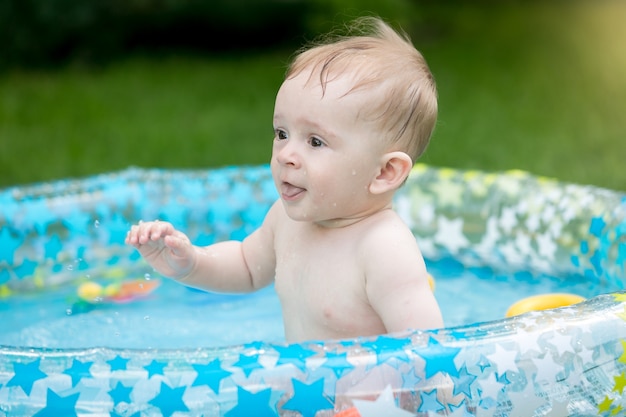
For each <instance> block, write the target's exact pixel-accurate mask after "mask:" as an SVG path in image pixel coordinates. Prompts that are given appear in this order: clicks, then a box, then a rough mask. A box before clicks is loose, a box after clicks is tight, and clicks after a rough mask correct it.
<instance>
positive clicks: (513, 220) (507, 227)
mask: <svg viewBox="0 0 626 417" xmlns="http://www.w3.org/2000/svg"><path fill="white" fill-rule="evenodd" d="M518 223H519V222H518V220H517V214H516V213H515V210H514V209H512V208H509V207H506V208H504V209H503V210H502V216H501V217H500V227H502V230H504V231H505V232H506V233H511V230H513V227H515V226H516V225H517V224H518Z"/></svg>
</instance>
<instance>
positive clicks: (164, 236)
mask: <svg viewBox="0 0 626 417" xmlns="http://www.w3.org/2000/svg"><path fill="white" fill-rule="evenodd" d="M126 244H129V245H132V246H134V247H136V248H137V249H138V250H139V253H141V256H143V258H144V259H145V260H146V261H147V262H148V263H149V264H150V265H151V266H152V268H154V270H155V271H157V272H158V273H160V274H161V275H165V276H167V277H170V278H174V279H180V278H183V277H185V276H186V275H188V274H189V273H190V272H191V271H192V270H193V268H194V266H195V264H196V250H195V248H194V246H193V245H192V243H191V241H190V240H189V238H188V237H187V235H185V234H184V233H182V232H180V231H178V230H176V229H175V228H174V226H173V225H172V224H171V223H169V222H162V221H158V220H157V221H153V222H139V223H138V224H136V225H134V226H132V227H131V229H130V231H129V232H128V234H127V235H126Z"/></svg>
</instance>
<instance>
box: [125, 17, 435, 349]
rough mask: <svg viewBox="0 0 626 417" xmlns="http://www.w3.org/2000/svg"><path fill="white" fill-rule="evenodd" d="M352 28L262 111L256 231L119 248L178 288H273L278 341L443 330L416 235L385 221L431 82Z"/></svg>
mask: <svg viewBox="0 0 626 417" xmlns="http://www.w3.org/2000/svg"><path fill="white" fill-rule="evenodd" d="M355 28H356V29H358V30H360V32H359V34H354V33H353V34H352V35H350V36H346V37H341V38H337V39H334V40H333V41H327V42H326V43H322V44H319V45H317V46H314V47H312V48H310V49H308V50H305V51H303V52H301V53H300V54H298V55H297V56H296V58H295V60H294V61H293V63H292V64H291V65H290V67H289V68H288V71H287V74H286V77H285V81H284V82H283V84H282V85H281V87H280V89H279V91H278V94H277V96H276V103H275V108H274V143H273V149H272V158H271V170H272V176H273V179H274V182H275V185H276V188H277V190H278V192H279V195H280V199H279V200H278V201H276V202H275V203H274V204H273V206H272V207H271V208H270V210H269V212H268V213H267V215H266V217H265V219H264V221H263V224H262V225H261V226H260V227H259V228H258V229H257V230H256V231H254V232H253V233H252V234H250V235H249V236H248V237H246V238H245V239H244V240H243V241H241V242H239V241H227V242H219V243H216V244H213V245H210V246H207V247H198V246H194V245H192V244H191V242H190V240H189V238H188V237H187V236H186V235H185V234H184V233H182V232H181V231H178V230H176V229H174V227H173V226H172V225H171V224H170V223H167V222H159V221H155V222H140V223H139V224H137V225H135V226H132V228H131V230H130V231H129V233H128V236H127V238H126V242H127V243H128V244H130V245H133V246H135V247H136V248H137V249H138V250H139V252H140V253H141V255H142V256H143V257H144V258H145V259H146V261H147V262H148V263H149V264H150V265H151V266H152V267H153V268H154V269H155V270H156V271H157V272H159V273H160V274H162V275H165V276H168V277H171V278H173V279H175V280H177V281H179V282H181V283H183V284H185V285H188V286H192V287H196V288H203V289H208V290H211V291H222V292H248V291H255V290H258V289H260V288H262V287H265V286H267V285H270V284H272V283H274V284H275V289H276V292H277V294H278V296H279V299H280V302H281V306H282V311H283V317H284V326H285V336H286V339H287V341H290V342H297V341H303V340H311V339H318V340H319V339H338V338H351V337H357V336H369V335H377V334H383V333H391V332H397V331H402V330H406V329H430V328H438V327H442V326H443V321H442V317H441V312H440V310H439V307H438V305H437V302H436V300H435V298H434V296H433V293H432V291H431V290H430V288H429V284H428V278H427V273H426V267H425V265H424V260H423V258H422V255H421V253H420V250H419V248H418V246H417V244H416V241H415V238H414V236H413V235H412V234H411V231H410V230H409V229H408V228H407V226H406V225H405V224H404V223H403V222H402V220H401V219H400V218H399V217H398V215H397V214H396V213H395V212H394V211H393V210H392V198H393V195H394V193H395V191H396V190H397V189H398V188H399V187H400V186H402V184H403V183H404V181H405V180H406V178H407V176H408V175H409V172H410V171H411V168H412V166H413V161H415V160H416V159H417V158H418V157H419V156H420V155H421V154H422V152H423V151H424V149H425V148H426V146H427V144H428V141H429V140H430V136H431V133H432V130H433V128H434V125H435V120H436V118H437V97H436V96H437V93H436V89H435V84H434V81H433V77H432V75H431V73H430V71H429V69H428V66H427V64H426V62H425V61H424V59H423V57H422V55H421V54H420V53H419V52H418V51H417V50H416V49H415V48H414V47H413V46H412V44H411V43H410V41H409V40H408V38H407V37H405V36H401V35H399V34H398V33H396V32H395V31H394V30H393V29H391V28H390V27H389V26H388V25H387V24H385V23H384V22H382V21H381V20H379V19H377V18H363V19H359V20H358V21H357V22H356V24H355Z"/></svg>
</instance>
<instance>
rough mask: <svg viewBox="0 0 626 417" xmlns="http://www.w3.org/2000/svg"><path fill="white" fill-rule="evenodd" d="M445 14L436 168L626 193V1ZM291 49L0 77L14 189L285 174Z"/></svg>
mask: <svg viewBox="0 0 626 417" xmlns="http://www.w3.org/2000/svg"><path fill="white" fill-rule="evenodd" d="M569 4H570V3H567V2H565V3H560V2H559V3H552V5H545V4H543V3H541V2H539V3H536V4H533V5H530V6H501V7H489V8H486V7H482V8H481V7H474V6H467V5H466V6H464V7H461V6H459V7H455V8H451V7H448V8H446V7H444V6H430V8H429V10H428V11H427V13H423V16H422V19H421V21H417V20H416V23H415V27H414V28H409V29H410V30H412V31H414V32H415V35H414V36H413V39H414V41H415V43H416V45H417V46H418V48H419V49H420V50H422V52H423V53H424V55H425V56H426V58H427V60H428V61H429V63H430V66H431V69H432V71H433V73H434V74H435V77H436V79H437V83H438V86H439V92H440V118H439V122H438V126H437V129H436V132H435V135H434V137H433V140H432V142H431V145H430V147H429V149H428V150H427V152H426V154H425V155H424V156H423V158H422V162H425V163H428V164H432V165H438V166H450V167H457V168H472V169H484V170H506V169H513V168H515V169H524V170H527V171H530V172H532V173H535V174H539V175H547V176H551V177H555V178H559V179H561V180H564V181H570V182H578V183H586V184H595V185H598V186H603V187H608V188H613V189H619V190H626V171H625V170H624V165H625V164H624V160H625V159H626V137H625V136H626V116H625V115H626V77H624V75H623V74H626V49H624V48H623V40H624V39H626V29H624V28H625V27H626V26H624V25H623V22H624V21H626V19H625V17H626V6H625V5H626V3H624V2H610V1H601V0H599V1H598V2H589V3H585V2H580V3H573V4H575V5H574V6H571V5H569ZM290 53H291V51H286V52H284V51H273V52H265V53H259V54H253V55H246V56H237V57H223V56H222V57H217V56H216V57H208V58H207V57H205V58H199V57H196V58H191V57H169V58H164V59H156V58H132V57H131V58H128V59H126V60H123V61H118V62H115V63H113V64H111V65H110V66H108V67H105V68H101V69H98V70H94V69H88V68H84V67H80V66H69V67H68V68H64V69H61V70H51V71H31V72H24V71H13V72H9V73H5V74H2V75H0V187H2V186H8V185H14V184H23V183H29V182H36V181H44V180H49V179H55V178H65V177H78V176H85V175H91V174H96V173H101V172H108V171H114V170H119V169H123V168H126V167H128V166H131V165H132V166H144V167H168V168H174V167H176V168H197V167H210V166H222V165H232V164H237V165H239V164H258V163H264V162H267V161H268V160H269V156H270V152H271V140H272V133H271V118H272V111H273V100H274V96H275V93H276V90H277V89H278V87H279V85H280V82H281V79H282V76H283V73H284V65H285V62H286V61H287V60H288V58H289V55H290Z"/></svg>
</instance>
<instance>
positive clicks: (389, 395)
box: [352, 385, 415, 417]
mask: <svg viewBox="0 0 626 417" xmlns="http://www.w3.org/2000/svg"><path fill="white" fill-rule="evenodd" d="M352 403H353V404H354V406H355V407H356V409H357V410H359V414H360V415H361V417H381V416H385V417H414V416H415V414H413V413H411V412H409V411H406V410H403V409H401V408H398V407H397V406H396V401H395V399H394V397H393V391H392V390H391V386H389V385H387V387H385V389H384V390H383V391H382V392H381V393H380V395H379V396H378V398H377V399H376V401H366V400H352Z"/></svg>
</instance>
